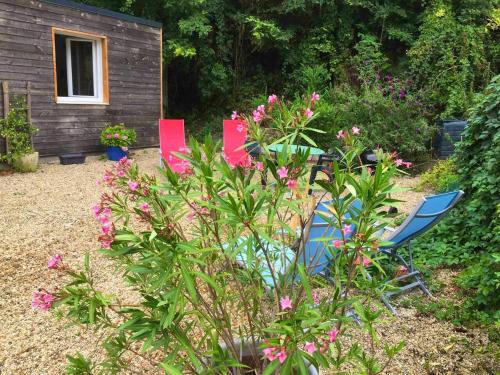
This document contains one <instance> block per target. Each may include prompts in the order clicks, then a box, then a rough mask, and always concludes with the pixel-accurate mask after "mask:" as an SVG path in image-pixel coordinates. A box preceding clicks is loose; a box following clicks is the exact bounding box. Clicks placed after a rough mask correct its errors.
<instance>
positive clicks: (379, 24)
mask: <svg viewBox="0 0 500 375" xmlns="http://www.w3.org/2000/svg"><path fill="white" fill-rule="evenodd" d="M80 1H83V2H86V3H89V4H93V5H97V6H101V7H105V8H110V9H113V10H117V11H122V12H126V13H130V14H133V15H136V16H141V17H146V18H149V19H154V20H157V21H160V22H162V23H163V36H164V49H163V51H164V62H165V67H166V74H164V77H165V80H166V82H165V83H166V87H167V90H166V93H165V95H166V100H165V103H166V105H167V111H166V113H167V115H168V116H170V117H172V116H181V117H186V118H188V119H189V121H188V122H187V123H188V124H193V123H195V124H196V126H197V127H199V128H202V127H205V126H206V125H207V122H208V123H211V122H213V123H214V124H215V123H217V124H220V123H221V121H220V120H221V117H222V116H223V114H224V113H228V111H230V110H232V109H233V108H236V107H239V108H237V109H240V110H241V109H244V108H247V107H248V100H249V98H252V97H255V96H257V95H262V94H269V93H270V92H272V91H279V92H284V93H285V94H287V96H294V95H296V94H297V93H299V92H300V93H301V92H303V91H304V89H309V91H310V92H312V91H317V92H319V93H320V94H324V90H325V89H327V88H329V87H331V86H337V85H339V84H344V83H347V84H350V85H354V86H359V84H360V82H363V81H365V80H366V78H367V76H370V74H372V72H373V71H380V73H381V75H382V76H385V75H386V74H387V73H392V74H397V75H406V76H408V78H410V77H411V78H412V79H414V81H415V84H416V86H417V88H418V89H419V90H420V89H425V90H427V97H428V98H430V99H432V101H433V102H435V103H436V105H435V107H433V112H432V114H431V117H435V116H439V115H442V116H462V115H463V114H464V113H465V111H466V109H467V108H468V107H469V105H470V99H471V95H472V93H473V92H475V91H480V90H481V89H482V88H483V87H484V86H485V85H486V83H487V82H488V80H489V79H490V78H491V71H497V70H498V64H499V62H498V61H499V60H498V56H499V52H500V48H499V46H498V43H495V40H498V33H499V24H500V17H499V15H498V9H497V8H495V6H494V2H493V1H491V0H431V1H425V2H423V1H421V0H384V1H372V0H356V1H345V0H334V1H323V0H281V1H276V0H262V1H228V0H212V1H198V0H186V1H174V0H153V1H151V0H80ZM403 72H406V74H402V73H403ZM212 116H217V119H215V118H214V119H213V120H211V119H212V118H213V117H212ZM207 119H208V120H211V121H207ZM361 119H363V118H361ZM360 125H364V124H360ZM191 126H192V125H191Z"/></svg>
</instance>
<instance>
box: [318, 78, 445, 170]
mask: <svg viewBox="0 0 500 375" xmlns="http://www.w3.org/2000/svg"><path fill="white" fill-rule="evenodd" d="M411 88H412V86H411V81H408V82H405V81H403V80H401V79H399V78H393V77H391V76H387V77H385V78H384V79H378V80H377V81H376V83H375V84H371V85H363V86H362V88H361V89H360V90H359V91H358V90H356V89H354V88H352V87H350V86H339V87H336V88H334V89H332V90H329V91H327V92H326V93H325V95H323V100H322V101H321V102H320V103H319V104H318V111H319V112H320V115H319V116H318V118H317V120H316V121H317V123H316V126H317V127H318V128H320V129H322V130H324V131H325V132H326V135H321V136H318V137H316V140H317V141H318V143H319V144H321V146H323V147H324V148H327V149H328V148H331V147H332V146H337V145H338V142H337V139H336V135H337V133H338V131H339V130H341V129H345V128H351V127H352V126H357V127H360V128H362V129H363V134H362V142H363V144H364V146H365V147H366V148H369V149H375V148H377V147H381V148H382V149H384V150H387V151H391V152H392V151H398V152H399V154H400V156H401V157H402V158H404V159H408V160H412V161H422V160H426V159H428V158H429V157H430V153H431V152H430V145H431V140H432V138H433V135H434V134H435V131H436V128H435V127H434V126H431V125H429V123H428V122H427V120H426V118H425V108H424V105H423V104H422V102H421V101H420V100H419V98H418V95H413V94H411Z"/></svg>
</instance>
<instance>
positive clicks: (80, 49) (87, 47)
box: [71, 40, 94, 96]
mask: <svg viewBox="0 0 500 375" xmlns="http://www.w3.org/2000/svg"><path fill="white" fill-rule="evenodd" d="M71 73H72V77H73V95H85V96H94V64H93V58H92V42H82V41H73V40H72V41H71Z"/></svg>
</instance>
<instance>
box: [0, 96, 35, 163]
mask: <svg viewBox="0 0 500 375" xmlns="http://www.w3.org/2000/svg"><path fill="white" fill-rule="evenodd" d="M26 110H27V107H26V99H25V97H24V96H17V97H15V98H14V101H13V103H12V105H11V109H10V110H9V113H8V114H7V117H6V118H5V119H0V136H1V137H4V138H6V139H7V142H8V144H9V150H8V152H7V153H6V154H5V155H0V161H5V162H7V163H13V162H14V159H16V158H18V157H20V156H22V155H27V154H30V153H32V152H33V145H32V143H31V139H32V136H33V134H34V133H35V132H36V131H37V129H36V128H34V127H33V126H32V125H31V124H30V123H29V122H28V120H27V114H26Z"/></svg>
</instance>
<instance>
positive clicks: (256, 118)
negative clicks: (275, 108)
mask: <svg viewBox="0 0 500 375" xmlns="http://www.w3.org/2000/svg"><path fill="white" fill-rule="evenodd" d="M252 117H253V120H254V121H255V122H257V123H258V122H261V121H262V120H263V119H264V114H263V113H262V112H259V111H253V112H252Z"/></svg>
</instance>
